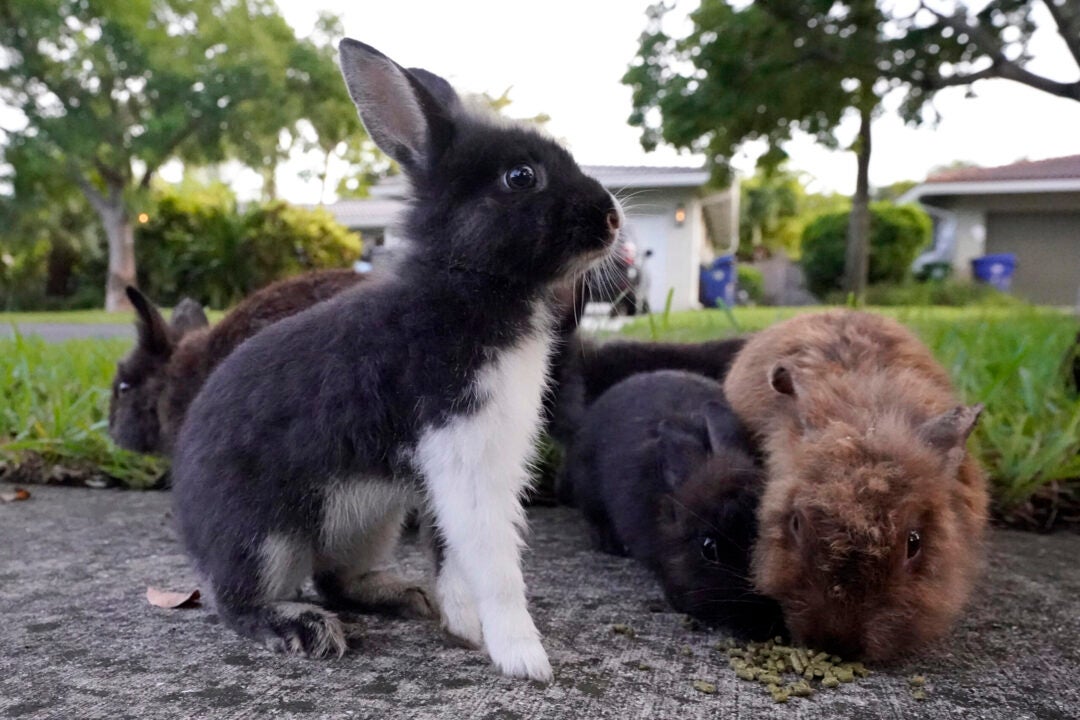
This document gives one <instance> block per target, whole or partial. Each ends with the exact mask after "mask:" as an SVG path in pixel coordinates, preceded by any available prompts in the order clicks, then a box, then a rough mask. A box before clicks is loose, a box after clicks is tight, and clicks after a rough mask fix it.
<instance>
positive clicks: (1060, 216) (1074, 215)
mask: <svg viewBox="0 0 1080 720" xmlns="http://www.w3.org/2000/svg"><path fill="white" fill-rule="evenodd" d="M986 252H987V253H1013V254H1015V255H1016V264H1017V266H1016V275H1015V276H1014V278H1013V285H1012V290H1013V292H1014V293H1015V294H1016V295H1018V296H1020V297H1022V298H1024V299H1026V300H1030V301H1031V302H1035V303H1038V304H1041V305H1064V306H1070V305H1077V304H1080V211H1078V212H1051V213H996V212H991V213H988V214H987V219H986Z"/></svg>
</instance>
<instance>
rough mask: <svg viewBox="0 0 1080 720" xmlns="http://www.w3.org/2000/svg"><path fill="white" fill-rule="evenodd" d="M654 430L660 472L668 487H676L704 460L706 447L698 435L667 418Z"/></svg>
mask: <svg viewBox="0 0 1080 720" xmlns="http://www.w3.org/2000/svg"><path fill="white" fill-rule="evenodd" d="M656 432H657V435H658V441H657V450H658V454H657V460H658V462H659V470H660V474H661V475H662V476H663V478H664V482H665V483H666V484H667V486H668V487H669V488H672V489H674V488H677V487H679V486H680V485H682V484H683V482H684V481H685V480H686V479H687V478H689V477H690V473H691V472H693V470H694V468H695V467H697V466H698V465H700V464H701V463H702V462H703V461H704V460H705V454H706V450H707V449H706V447H705V445H704V444H703V443H702V441H701V438H700V437H698V436H696V435H694V434H693V433H691V432H690V431H689V430H687V429H686V428H682V427H678V426H677V425H675V424H674V423H672V422H671V421H669V420H661V421H660V424H659V425H658V426H657V428H656Z"/></svg>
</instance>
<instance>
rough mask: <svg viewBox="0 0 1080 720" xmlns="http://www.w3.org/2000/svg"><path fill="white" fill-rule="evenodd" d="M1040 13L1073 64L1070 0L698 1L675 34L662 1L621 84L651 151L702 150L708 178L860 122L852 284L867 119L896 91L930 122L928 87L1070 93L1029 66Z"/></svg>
mask: <svg viewBox="0 0 1080 720" xmlns="http://www.w3.org/2000/svg"><path fill="white" fill-rule="evenodd" d="M1040 7H1045V8H1046V9H1047V10H1048V12H1049V16H1050V17H1051V18H1052V19H1053V22H1054V24H1055V27H1056V29H1057V31H1058V32H1059V33H1060V34H1061V36H1062V38H1063V40H1064V41H1065V43H1066V46H1067V47H1068V48H1069V51H1070V53H1071V54H1072V56H1073V57H1074V58H1075V59H1076V60H1077V62H1078V64H1080V0H1026V1H1025V0H992V1H991V2H989V3H986V4H985V5H983V6H982V7H981V8H980V9H978V10H974V9H971V8H970V7H969V6H968V5H966V4H965V3H961V2H950V1H949V0H942V1H939V2H935V1H934V0H930V2H928V1H927V0H918V1H914V2H913V1H910V0H909V1H907V2H904V1H900V2H891V3H884V2H880V3H879V2H876V1H875V0H847V1H846V2H834V1H833V0H754V1H753V2H750V3H745V2H739V3H735V2H731V1H730V0H702V2H701V3H700V5H699V6H698V8H697V9H696V10H694V11H693V12H692V13H691V14H690V22H691V30H690V32H689V33H688V34H687V35H685V36H683V37H673V36H671V35H669V34H667V33H666V32H665V29H664V19H665V15H666V13H667V12H668V10H670V7H668V6H666V5H664V4H662V3H660V4H657V5H654V6H652V7H651V8H650V9H649V11H648V19H647V25H646V29H645V32H644V33H643V34H642V36H641V39H640V46H639V50H638V54H637V56H636V57H635V58H634V59H633V61H632V63H631V66H630V68H629V70H628V71H627V73H626V75H625V76H624V78H623V82H624V83H625V84H627V85H629V86H631V88H632V89H633V112H632V114H631V115H630V118H629V122H630V124H631V125H634V126H637V127H639V128H641V143H642V146H643V147H645V148H646V149H647V150H649V149H652V148H655V147H656V146H657V145H658V144H659V143H661V142H663V143H667V144H670V145H672V146H674V147H676V148H681V149H689V150H691V151H694V152H700V153H703V154H704V155H705V156H706V157H707V159H708V162H709V164H710V166H711V167H712V169H713V171H714V175H715V177H716V179H717V180H718V181H723V180H725V179H726V177H727V176H728V174H729V173H730V165H729V163H730V160H731V158H732V156H733V155H734V154H735V153H736V152H737V151H738V149H739V148H740V147H741V146H742V144H743V143H745V142H747V141H749V140H763V141H764V142H765V143H766V145H767V150H766V152H765V154H764V155H763V156H762V158H761V160H760V163H761V164H762V165H763V166H766V167H775V166H776V165H778V164H779V163H780V162H781V161H782V160H783V159H784V158H785V153H784V149H783V148H784V144H785V143H786V142H787V141H788V140H790V139H791V137H792V135H793V133H794V132H795V131H796V130H800V131H803V132H806V133H809V134H810V135H811V136H813V137H814V138H815V139H816V140H817V141H818V142H820V143H822V144H824V145H826V146H829V147H837V146H838V143H839V141H838V138H837V136H836V130H837V128H838V126H839V124H840V122H841V120H842V119H843V118H844V117H845V115H847V114H857V115H858V117H859V119H860V130H859V134H858V137H857V139H856V141H855V143H854V145H853V147H852V149H853V150H855V151H856V154H857V156H858V164H857V182H856V188H857V189H856V195H855V198H854V199H853V209H852V213H851V223H852V225H851V229H850V237H849V256H848V264H847V274H848V283H847V287H848V289H850V290H852V291H854V292H856V294H858V295H860V296H861V293H862V291H863V289H864V287H865V278H866V274H867V261H868V260H867V258H868V255H867V245H866V237H867V233H868V230H869V227H868V223H869V214H868V210H867V203H868V201H869V182H868V167H869V159H870V153H871V134H870V124H871V120H872V118H873V116H874V114H875V113H876V112H878V111H879V105H880V100H881V98H882V97H883V96H884V95H885V94H886V93H887V92H889V91H891V90H896V91H899V92H902V93H903V94H904V95H903V100H904V102H903V114H904V117H905V119H906V120H908V121H909V122H912V123H918V122H921V121H923V120H924V119H927V115H928V113H927V112H926V110H927V108H928V107H929V105H928V103H929V101H930V100H931V99H932V98H933V95H934V93H936V92H937V91H939V90H941V89H943V88H945V87H950V86H956V85H967V84H970V83H972V82H975V81H978V80H983V79H987V78H1006V79H1011V80H1015V81H1017V82H1023V83H1025V84H1028V85H1030V86H1032V87H1035V88H1038V89H1040V90H1044V91H1047V92H1051V93H1053V94H1055V95H1059V96H1061V97H1070V98H1074V99H1080V82H1073V83H1070V82H1061V81H1058V80H1055V79H1050V78H1044V77H1040V76H1037V75H1035V74H1034V73H1032V72H1030V71H1029V70H1028V69H1027V68H1026V65H1027V64H1028V62H1029V61H1030V60H1031V56H1030V53H1029V51H1028V48H1029V44H1030V40H1031V37H1032V34H1033V33H1034V31H1035V28H1036V22H1035V19H1034V18H1035V14H1036V12H1037V10H1038V9H1039V8H1040Z"/></svg>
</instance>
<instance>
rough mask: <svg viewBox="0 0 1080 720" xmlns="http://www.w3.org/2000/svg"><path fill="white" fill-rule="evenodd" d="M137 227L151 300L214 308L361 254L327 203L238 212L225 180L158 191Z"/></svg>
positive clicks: (143, 275) (276, 204) (268, 206)
mask: <svg viewBox="0 0 1080 720" xmlns="http://www.w3.org/2000/svg"><path fill="white" fill-rule="evenodd" d="M148 214H149V215H150V219H149V221H148V222H147V223H145V224H142V225H140V226H139V227H138V231H137V233H138V234H137V242H136V253H137V266H138V268H139V284H140V286H141V287H142V288H143V289H144V290H145V291H146V292H147V294H149V296H150V297H152V298H153V299H154V301H155V302H158V303H161V304H164V305H172V304H175V303H176V302H178V301H179V300H180V299H181V298H182V297H184V296H188V297H192V298H195V299H196V300H198V301H199V302H201V303H203V304H206V305H210V306H211V307H215V308H224V307H227V306H229V305H232V304H234V303H236V302H238V301H239V300H240V299H241V298H243V297H244V296H245V295H247V294H248V293H250V292H251V291H253V290H256V289H258V288H260V287H263V286H264V285H267V284H269V283H270V282H272V281H274V280H276V279H278V278H281V277H285V276H287V275H294V274H296V273H298V272H302V271H305V270H315V269H318V268H332V267H344V266H347V265H349V264H350V263H352V262H353V261H355V260H356V259H358V258H359V257H360V247H361V244H360V237H359V235H357V234H355V233H352V232H349V231H348V230H347V229H346V228H344V227H342V226H341V225H340V224H338V223H337V222H336V221H335V220H334V218H333V216H332V215H331V214H330V213H329V212H328V211H326V210H323V209H318V210H305V209H303V208H299V207H294V206H291V205H289V204H288V203H285V202H281V201H273V202H269V203H265V204H257V205H253V206H252V207H250V208H249V209H248V210H247V211H246V212H243V213H241V212H239V211H238V210H237V206H236V200H235V198H234V197H233V196H232V195H231V193H229V192H228V191H227V189H224V188H218V187H214V186H212V187H209V188H202V189H200V190H197V191H194V192H192V191H182V190H176V189H170V190H166V191H162V192H160V193H159V194H158V196H157V198H156V202H155V204H154V208H153V210H152V211H151V212H150V213H148Z"/></svg>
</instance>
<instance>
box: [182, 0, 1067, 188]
mask: <svg viewBox="0 0 1080 720" xmlns="http://www.w3.org/2000/svg"><path fill="white" fill-rule="evenodd" d="M901 1H902V0H901ZM277 3H278V5H279V7H280V8H281V11H282V13H283V14H284V15H285V17H286V19H287V20H288V21H289V23H290V24H291V25H292V26H293V27H294V28H295V29H296V30H297V32H298V33H300V34H307V33H308V32H309V31H310V29H311V27H312V24H313V22H314V20H315V17H316V15H317V13H318V12H319V11H320V10H329V11H333V12H336V13H339V14H341V15H342V16H343V18H344V26H345V31H346V33H347V34H348V35H350V36H351V37H354V38H356V39H358V40H362V41H364V42H366V43H368V44H370V45H373V46H375V47H377V48H378V49H380V50H382V51H383V52H385V53H386V54H387V55H389V56H390V57H392V58H394V59H395V60H397V61H398V62H399V63H401V64H402V65H405V66H410V67H411V66H419V67H425V68H427V69H429V70H432V71H433V72H436V73H438V74H440V75H443V76H444V77H446V78H447V79H448V80H450V82H451V83H452V84H454V85H455V87H457V88H458V90H459V91H466V92H487V93H489V94H492V95H499V94H501V93H502V92H503V91H504V90H506V89H507V88H512V89H511V91H510V98H511V99H512V101H513V104H512V105H511V106H510V108H509V110H508V112H509V114H511V115H515V116H520V117H530V116H533V115H535V114H537V113H546V114H548V115H550V116H551V118H552V119H551V122H550V123H549V124H548V130H549V131H550V132H551V133H552V134H553V135H555V136H556V137H559V138H562V139H563V140H565V141H566V142H567V144H568V145H569V147H570V149H571V150H572V151H573V153H574V155H575V156H576V157H577V159H578V161H579V162H580V163H582V164H612V165H634V164H643V165H685V166H700V165H701V164H702V163H703V158H701V157H700V156H694V155H690V154H686V153H682V154H679V153H677V152H675V151H674V150H672V149H670V148H660V149H659V150H657V151H656V152H652V153H645V152H644V151H643V150H642V149H641V146H640V143H639V131H638V130H637V129H636V128H632V127H630V126H629V125H627V123H626V118H627V116H628V115H629V114H630V110H631V103H630V88H629V87H627V86H624V85H622V84H621V83H620V78H621V77H622V75H623V74H624V73H625V71H626V68H627V66H628V64H629V62H630V61H631V59H632V58H633V57H634V55H635V53H636V51H637V43H638V37H639V36H640V34H641V32H642V30H643V29H644V27H645V8H646V7H647V6H648V5H649V4H650V0H543V1H542V2H522V1H521V0H389V1H388V0H277ZM696 5H697V3H696V2H692V1H691V2H688V1H687V0H680V2H679V3H678V4H677V6H676V10H675V11H674V12H675V15H676V17H678V16H679V15H681V16H683V17H684V16H685V14H686V13H687V12H688V11H689V10H691V9H692V8H694V7H695V6H696ZM1047 22H1049V20H1047ZM1033 50H1034V53H1035V55H1036V58H1037V60H1036V62H1034V63H1033V64H1032V65H1030V66H1029V67H1030V68H1031V69H1032V70H1033V71H1035V72H1039V73H1042V74H1046V75H1049V76H1051V77H1054V78H1056V79H1059V80H1075V79H1077V77H1080V68H1077V67H1076V66H1075V64H1074V63H1073V62H1072V61H1071V58H1070V57H1069V55H1068V54H1067V52H1066V50H1065V48H1064V43H1063V42H1062V41H1061V40H1060V38H1059V37H1057V36H1056V34H1055V33H1053V32H1052V31H1043V32H1040V34H1039V35H1037V36H1036V39H1035V41H1034V44H1033ZM975 94H976V97H975V98H965V91H964V89H962V88H953V89H950V90H946V91H943V92H941V93H939V94H938V96H937V98H936V100H935V105H936V107H937V110H938V112H939V113H940V114H941V116H942V117H943V119H942V120H941V122H940V124H938V125H937V126H936V127H928V126H923V127H921V128H918V129H915V128H910V127H905V126H904V124H903V123H902V122H901V121H900V119H899V118H898V117H897V116H896V115H895V113H892V112H886V113H884V114H883V115H882V116H881V117H880V118H879V119H878V120H877V121H876V122H875V124H874V126H873V130H874V151H873V155H872V160H871V167H870V180H871V184H872V185H874V186H883V185H887V184H889V183H892V182H895V181H899V180H909V179H910V180H921V179H923V178H925V177H926V175H927V173H928V171H930V170H931V169H932V168H934V167H937V166H942V165H947V164H949V163H951V162H953V161H956V160H963V161H969V162H974V163H976V164H978V165H984V166H990V165H1001V164H1007V163H1010V162H1013V161H1015V160H1018V159H1025V158H1026V159H1041V158H1047V157H1056V156H1062V155H1072V154H1080V103H1077V102H1075V101H1071V100H1065V99H1061V98H1055V97H1052V96H1050V95H1047V94H1045V93H1040V92H1039V91H1037V90H1033V89H1030V88H1027V87H1025V86H1022V85H1019V84H1017V83H1012V82H1009V81H1005V80H989V81H982V82H980V83H978V84H977V85H975ZM896 100H897V99H896V98H894V97H887V98H886V101H885V106H886V109H887V110H888V108H889V107H890V106H891V107H893V108H894V107H895V105H896V104H897V102H896ZM856 130H857V121H856V120H855V119H854V118H851V119H850V121H849V122H847V123H845V124H844V125H843V126H842V127H841V129H840V132H839V135H840V137H841V139H842V140H843V141H845V142H846V141H850V139H851V138H853V137H854V135H855V132H856ZM760 151H761V148H760V147H754V146H750V147H749V148H748V151H747V152H744V153H742V154H741V155H740V156H739V157H736V158H735V160H734V165H735V166H736V168H737V169H738V170H741V171H742V172H745V173H750V172H752V171H753V166H754V160H755V159H756V154H757V153H760ZM788 151H789V155H790V157H791V160H790V163H789V164H790V166H791V167H792V168H793V169H795V170H799V171H803V172H805V173H807V174H808V175H809V176H810V178H811V179H812V185H811V188H812V189H813V190H815V191H836V192H843V193H851V192H852V191H853V190H854V185H855V157H854V155H853V154H852V153H849V152H840V151H828V150H825V149H823V148H821V147H819V146H817V145H816V144H815V143H814V142H813V141H812V140H810V139H809V138H805V137H804V138H798V139H796V140H795V141H793V142H792V143H791V144H790V146H789V147H788ZM317 166H318V162H317V161H316V159H315V158H313V157H309V158H297V159H294V160H291V161H289V162H287V163H285V164H284V165H283V166H282V167H281V168H280V169H279V173H278V189H279V193H280V194H281V196H282V197H283V198H285V199H287V200H290V201H293V202H317V201H318V199H319V187H318V183H317V182H316V181H304V180H302V179H301V177H300V175H301V173H302V171H303V170H305V169H315V168H316V167H317ZM164 175H165V177H166V179H175V177H176V176H177V175H178V168H177V167H176V166H173V167H171V168H169V169H168V170H167V171H166V172H165V173H164ZM226 178H227V179H229V180H230V181H231V182H232V183H233V184H234V186H235V187H236V188H237V190H238V191H239V192H240V194H241V195H242V196H248V197H252V196H256V195H257V194H258V188H259V180H258V179H257V176H255V174H254V173H251V172H249V171H243V170H238V169H237V168H233V169H231V170H229V171H228V172H227V173H226ZM335 183H336V181H334V180H333V179H332V182H331V187H333V185H334V184H335ZM327 199H329V198H327Z"/></svg>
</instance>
